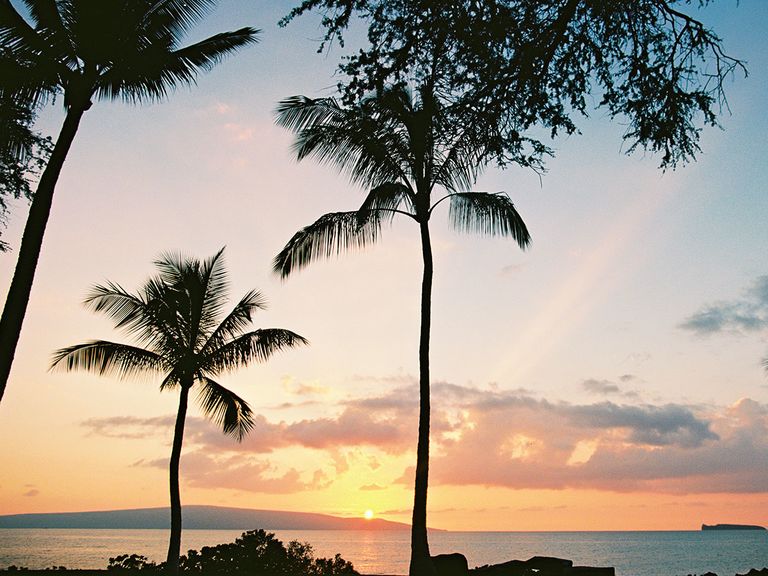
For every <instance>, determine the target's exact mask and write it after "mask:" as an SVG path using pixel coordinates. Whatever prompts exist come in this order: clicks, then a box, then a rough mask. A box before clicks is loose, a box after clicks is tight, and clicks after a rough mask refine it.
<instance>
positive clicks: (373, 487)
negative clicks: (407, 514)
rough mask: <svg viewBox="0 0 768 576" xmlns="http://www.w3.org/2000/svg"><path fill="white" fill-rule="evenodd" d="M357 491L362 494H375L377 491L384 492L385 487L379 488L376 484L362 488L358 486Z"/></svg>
mask: <svg viewBox="0 0 768 576" xmlns="http://www.w3.org/2000/svg"><path fill="white" fill-rule="evenodd" d="M358 490H360V491H362V492H375V491H377V490H386V487H384V486H379V485H378V484H365V485H364V486H360V488H358Z"/></svg>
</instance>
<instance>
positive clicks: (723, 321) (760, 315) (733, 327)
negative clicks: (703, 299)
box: [680, 276, 768, 335]
mask: <svg viewBox="0 0 768 576" xmlns="http://www.w3.org/2000/svg"><path fill="white" fill-rule="evenodd" d="M680 327H681V328H683V329H684V330H690V331H691V332H694V333H696V334H700V335H707V334H714V333H718V332H734V333H744V332H756V331H760V330H764V329H766V328H768V276H760V277H758V278H757V279H756V280H755V281H754V282H753V283H752V285H751V286H750V287H749V288H748V289H747V290H745V292H744V294H743V295H742V297H741V298H739V299H736V300H729V301H721V302H715V303H713V304H707V305H705V306H703V307H702V308H701V309H700V310H699V311H698V312H695V313H694V314H692V315H691V316H689V317H688V318H686V319H685V320H684V321H683V322H682V323H681V324H680Z"/></svg>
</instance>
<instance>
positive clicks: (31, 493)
mask: <svg viewBox="0 0 768 576" xmlns="http://www.w3.org/2000/svg"><path fill="white" fill-rule="evenodd" d="M24 488H27V490H26V491H25V492H24V493H23V494H22V496H24V497H25V498H34V497H35V496H38V495H39V494H40V490H39V489H38V488H37V486H35V485H34V484H25V485H24Z"/></svg>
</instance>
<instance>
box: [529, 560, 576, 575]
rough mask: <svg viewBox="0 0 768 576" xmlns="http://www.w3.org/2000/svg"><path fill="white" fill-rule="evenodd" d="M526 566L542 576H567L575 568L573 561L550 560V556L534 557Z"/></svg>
mask: <svg viewBox="0 0 768 576" xmlns="http://www.w3.org/2000/svg"><path fill="white" fill-rule="evenodd" d="M525 564H526V566H527V567H528V568H529V569H530V570H531V571H532V572H533V571H535V573H536V574H539V575H540V576H565V575H566V574H568V573H570V570H571V568H572V567H573V562H572V561H571V560H564V559H563V558H550V557H549V556H534V557H533V558H529V559H528V560H527V561H526V562H525Z"/></svg>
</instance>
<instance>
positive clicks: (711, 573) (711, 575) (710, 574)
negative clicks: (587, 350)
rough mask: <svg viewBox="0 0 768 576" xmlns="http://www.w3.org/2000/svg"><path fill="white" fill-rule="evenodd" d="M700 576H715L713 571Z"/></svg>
mask: <svg viewBox="0 0 768 576" xmlns="http://www.w3.org/2000/svg"><path fill="white" fill-rule="evenodd" d="M701 576H717V574H715V573H714V572H707V573H706V574H702V575H701Z"/></svg>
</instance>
